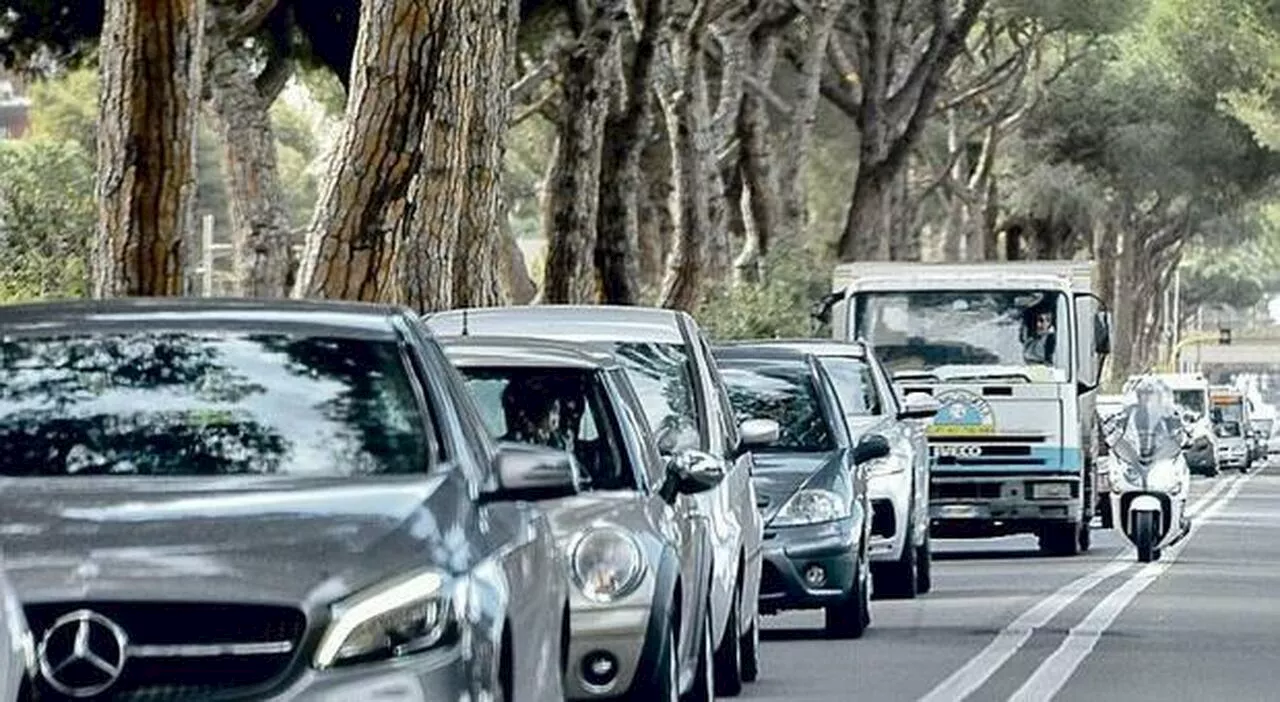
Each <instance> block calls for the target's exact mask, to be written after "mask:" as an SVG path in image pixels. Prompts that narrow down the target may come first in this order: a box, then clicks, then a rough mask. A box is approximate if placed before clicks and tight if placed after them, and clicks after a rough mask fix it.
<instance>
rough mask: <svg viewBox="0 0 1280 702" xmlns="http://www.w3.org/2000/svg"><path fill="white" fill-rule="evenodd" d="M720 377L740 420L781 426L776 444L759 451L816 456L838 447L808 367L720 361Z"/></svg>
mask: <svg viewBox="0 0 1280 702" xmlns="http://www.w3.org/2000/svg"><path fill="white" fill-rule="evenodd" d="M720 374H721V375H722V376H723V377H724V382H725V386H726V387H727V388H728V390H729V400H730V401H731V402H732V403H733V411H734V412H735V413H736V414H737V415H738V421H740V422H741V421H745V420H747V419H751V418H759V419H772V420H775V421H777V422H778V424H779V425H780V426H781V433H780V434H779V436H778V440H777V441H776V442H775V443H773V444H772V445H770V446H768V447H767V448H763V449H754V450H755V451H766V452H777V451H786V452H796V453H814V452H819V451H830V450H832V449H834V448H835V447H836V441H835V435H834V434H833V432H832V431H831V427H830V425H828V424H827V418H826V416H825V415H824V414H823V411H822V405H821V404H820V401H819V399H818V392H817V388H816V387H814V384H813V375H812V374H811V373H810V371H809V367H808V365H807V364H804V363H786V364H783V363H770V364H744V363H740V362H736V361H725V360H720Z"/></svg>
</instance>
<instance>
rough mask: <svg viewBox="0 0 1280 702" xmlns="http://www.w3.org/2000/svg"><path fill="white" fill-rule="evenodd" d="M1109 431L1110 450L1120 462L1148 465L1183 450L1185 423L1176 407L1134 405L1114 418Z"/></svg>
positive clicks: (1149, 402)
mask: <svg viewBox="0 0 1280 702" xmlns="http://www.w3.org/2000/svg"><path fill="white" fill-rule="evenodd" d="M1115 419H1116V420H1119V421H1118V422H1117V423H1116V425H1114V426H1113V427H1112V431H1111V432H1109V433H1110V434H1111V436H1112V440H1111V442H1110V443H1111V448H1112V451H1113V452H1114V453H1115V454H1116V456H1117V457H1118V458H1120V460H1122V461H1125V462H1126V463H1130V464H1133V465H1139V466H1145V465H1151V464H1153V463H1156V462H1158V461H1163V460H1166V459H1171V458H1175V457H1177V455H1178V452H1180V451H1181V450H1182V437H1181V436H1180V434H1181V429H1182V426H1181V425H1182V423H1181V420H1179V418H1178V415H1177V408H1176V407H1163V406H1162V405H1161V403H1158V402H1151V401H1147V402H1135V403H1134V404H1131V405H1129V406H1128V407H1126V411H1124V412H1121V413H1120V414H1119V415H1117V416H1116V417H1115Z"/></svg>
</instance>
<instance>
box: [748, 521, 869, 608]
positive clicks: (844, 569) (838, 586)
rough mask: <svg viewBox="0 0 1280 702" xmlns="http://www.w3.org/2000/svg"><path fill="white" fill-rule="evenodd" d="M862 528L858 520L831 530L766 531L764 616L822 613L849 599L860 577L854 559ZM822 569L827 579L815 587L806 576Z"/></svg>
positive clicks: (839, 523) (762, 584) (762, 587)
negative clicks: (793, 611)
mask: <svg viewBox="0 0 1280 702" xmlns="http://www.w3.org/2000/svg"><path fill="white" fill-rule="evenodd" d="M860 526H861V525H860V524H859V523H858V522H857V521H855V520H854V519H853V518H849V519H841V520H839V521H835V522H828V523H826V524H815V525H811V526H795V527H776V528H775V527H765V530H764V550H763V552H762V554H761V557H762V561H763V563H762V569H761V576H760V611H761V613H763V614H776V613H777V612H780V611H782V610H787V609H817V608H821V607H826V606H828V605H832V604H836V603H838V602H840V601H842V600H844V599H845V597H846V596H847V595H848V594H849V591H850V590H851V589H852V588H853V582H854V578H855V577H856V575H857V573H856V570H857V569H856V563H855V558H854V554H855V553H857V550H858V547H859V546H860V544H859V541H860V538H861V533H862V532H861V529H860V528H859V527H860ZM815 567H816V568H821V569H822V572H823V574H824V578H823V580H822V581H821V582H820V583H817V584H814V585H811V584H809V582H807V581H806V580H805V572H806V571H808V570H810V569H811V568H815Z"/></svg>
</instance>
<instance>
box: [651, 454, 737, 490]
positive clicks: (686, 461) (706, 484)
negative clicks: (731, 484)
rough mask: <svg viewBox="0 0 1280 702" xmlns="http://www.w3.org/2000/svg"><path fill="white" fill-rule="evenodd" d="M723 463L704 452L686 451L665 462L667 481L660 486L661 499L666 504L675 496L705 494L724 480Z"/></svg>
mask: <svg viewBox="0 0 1280 702" xmlns="http://www.w3.org/2000/svg"><path fill="white" fill-rule="evenodd" d="M724 476H725V464H724V461H723V460H721V459H719V458H716V457H715V456H712V455H711V454H709V453H706V452H705V451H699V450H697V449H688V450H685V451H681V452H680V453H678V454H676V455H674V456H672V457H671V458H670V460H668V461H667V479H666V482H665V483H663V485H662V490H661V492H662V497H663V499H665V500H666V501H668V502H671V501H672V500H674V499H675V497H676V495H695V494H697V493H700V492H706V491H707V490H710V489H712V488H714V487H715V486H717V485H719V484H720V481H722V480H724Z"/></svg>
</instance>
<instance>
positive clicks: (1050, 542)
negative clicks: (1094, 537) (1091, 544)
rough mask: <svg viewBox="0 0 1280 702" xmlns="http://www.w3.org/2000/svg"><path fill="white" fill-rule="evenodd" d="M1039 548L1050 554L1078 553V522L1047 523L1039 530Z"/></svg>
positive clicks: (1067, 554)
mask: <svg viewBox="0 0 1280 702" xmlns="http://www.w3.org/2000/svg"><path fill="white" fill-rule="evenodd" d="M1040 550H1041V551H1044V552H1045V553H1046V554H1048V555H1050V556H1074V555H1077V554H1079V553H1080V523H1079V522H1060V523H1057V524H1049V525H1047V526H1045V527H1044V528H1043V529H1042V530H1041V531H1040Z"/></svg>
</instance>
